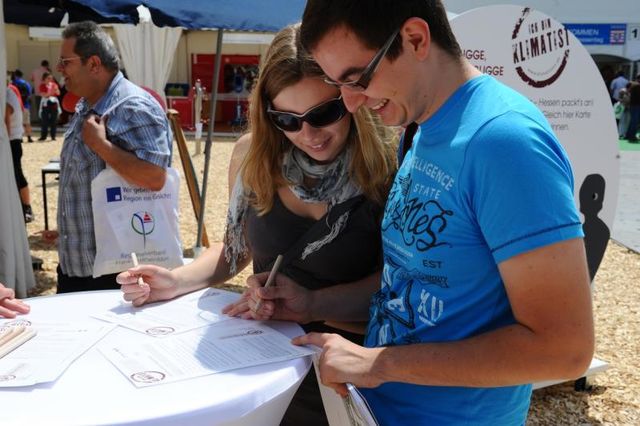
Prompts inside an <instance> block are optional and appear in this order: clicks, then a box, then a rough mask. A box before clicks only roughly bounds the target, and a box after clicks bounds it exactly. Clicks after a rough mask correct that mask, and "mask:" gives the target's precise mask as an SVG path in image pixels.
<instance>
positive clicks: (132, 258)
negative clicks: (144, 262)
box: [131, 252, 143, 287]
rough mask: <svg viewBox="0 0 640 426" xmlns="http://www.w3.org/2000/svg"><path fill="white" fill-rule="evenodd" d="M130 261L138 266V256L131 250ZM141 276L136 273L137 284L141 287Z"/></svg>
mask: <svg viewBox="0 0 640 426" xmlns="http://www.w3.org/2000/svg"><path fill="white" fill-rule="evenodd" d="M131 261H132V262H133V267H134V268H135V267H136V266H138V256H136V254H135V253H134V252H131ZM142 284H143V282H142V277H141V276H139V275H138V286H140V287H142Z"/></svg>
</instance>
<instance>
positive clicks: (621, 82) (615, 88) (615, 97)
mask: <svg viewBox="0 0 640 426" xmlns="http://www.w3.org/2000/svg"><path fill="white" fill-rule="evenodd" d="M628 83H629V80H627V77H625V75H624V71H622V70H620V71H618V72H617V73H616V78H614V79H613V80H611V85H610V86H609V92H610V95H611V100H612V102H613V103H616V102H617V101H619V100H620V90H622V89H624V88H625V87H626V86H627V84H628Z"/></svg>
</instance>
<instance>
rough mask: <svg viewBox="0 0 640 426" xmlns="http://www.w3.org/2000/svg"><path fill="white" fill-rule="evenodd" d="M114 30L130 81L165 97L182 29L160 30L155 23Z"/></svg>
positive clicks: (121, 25) (123, 25)
mask: <svg viewBox="0 0 640 426" xmlns="http://www.w3.org/2000/svg"><path fill="white" fill-rule="evenodd" d="M113 27H114V29H115V33H116V38H117V42H118V48H119V49H120V55H121V57H122V65H123V67H124V69H125V70H126V72H127V77H128V78H129V80H131V81H132V82H134V83H135V84H137V85H138V86H143V87H148V88H149V89H152V90H153V91H155V92H156V93H158V94H159V95H160V96H162V97H164V86H165V85H166V84H167V80H168V79H169V73H170V72H171V66H172V65H173V58H174V56H175V51H176V47H177V46H178V41H179V40H180V35H181V33H182V29H181V28H168V27H163V28H159V27H156V26H155V25H153V23H151V22H140V23H139V24H138V25H125V24H117V25H114V26H113Z"/></svg>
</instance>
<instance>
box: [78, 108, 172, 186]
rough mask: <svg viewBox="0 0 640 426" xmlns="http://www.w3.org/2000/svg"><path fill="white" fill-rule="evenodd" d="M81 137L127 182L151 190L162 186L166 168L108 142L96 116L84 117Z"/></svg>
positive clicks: (101, 122)
mask: <svg viewBox="0 0 640 426" xmlns="http://www.w3.org/2000/svg"><path fill="white" fill-rule="evenodd" d="M82 139H83V141H84V143H85V144H86V145H87V146H88V147H89V148H91V150H93V152H95V153H96V154H97V155H99V156H100V158H102V159H103V160H104V161H105V162H106V163H107V164H108V165H109V166H110V167H111V168H112V169H113V170H115V171H116V173H118V175H120V176H122V177H123V178H124V179H126V180H127V182H129V183H131V184H133V185H136V186H139V187H141V188H145V189H149V190H152V191H159V190H160V189H162V187H163V186H164V183H165V180H166V177H167V173H166V170H165V169H163V168H162V167H160V166H157V165H155V164H152V163H150V162H148V161H145V160H141V159H139V158H138V157H136V155H135V154H133V153H131V152H127V151H125V150H123V149H122V148H120V147H118V146H116V145H114V144H112V143H111V142H109V140H107V136H106V129H105V123H104V122H103V121H102V120H101V119H100V118H99V117H98V116H96V115H92V116H90V117H89V118H87V119H86V121H85V122H84V124H83V126H82Z"/></svg>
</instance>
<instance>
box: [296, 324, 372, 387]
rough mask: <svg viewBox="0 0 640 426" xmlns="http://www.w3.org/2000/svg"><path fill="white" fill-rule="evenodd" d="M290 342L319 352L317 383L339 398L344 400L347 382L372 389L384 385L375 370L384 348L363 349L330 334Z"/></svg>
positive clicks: (309, 336) (307, 335) (308, 336)
mask: <svg viewBox="0 0 640 426" xmlns="http://www.w3.org/2000/svg"><path fill="white" fill-rule="evenodd" d="M291 342H292V343H293V344H294V345H315V346H318V347H320V348H322V354H321V355H320V364H319V368H320V380H321V381H322V384H323V385H325V386H329V387H331V388H333V389H334V390H335V391H336V392H337V393H339V394H340V395H342V396H347V386H346V385H345V383H347V382H348V383H352V384H354V385H355V386H356V387H363V388H374V387H376V386H380V385H381V384H382V382H383V381H382V380H381V379H379V378H377V377H376V374H375V367H376V365H377V364H376V361H377V359H378V356H379V355H380V353H381V352H382V351H383V350H384V348H363V347H362V346H358V345H356V344H355V343H353V342H350V341H349V340H347V339H345V338H344V337H342V336H340V335H338V334H329V333H322V334H320V333H309V334H305V335H304V336H300V337H296V338H295V339H293V340H292V341H291Z"/></svg>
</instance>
